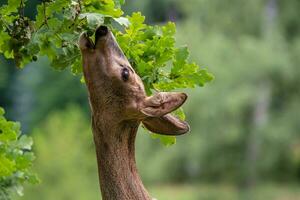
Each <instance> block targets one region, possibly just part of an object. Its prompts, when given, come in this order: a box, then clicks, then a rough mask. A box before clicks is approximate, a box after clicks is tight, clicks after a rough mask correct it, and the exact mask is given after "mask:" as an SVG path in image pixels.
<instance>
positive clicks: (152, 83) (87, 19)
mask: <svg viewBox="0 0 300 200" xmlns="http://www.w3.org/2000/svg"><path fill="white" fill-rule="evenodd" d="M25 3H26V2H25V1H24V0H9V1H8V4H7V5H6V6H3V7H1V9H0V15H1V16H2V18H0V27H2V28H0V54H1V53H2V54H4V56H5V57H6V58H13V59H14V60H15V63H16V65H17V66H19V67H23V66H24V65H26V64H27V63H29V62H31V61H36V60H37V59H38V57H40V56H46V57H47V58H48V59H49V60H50V62H51V65H52V67H53V68H55V69H59V70H63V69H66V68H68V67H70V68H71V70H72V72H73V73H74V74H79V75H80V74H81V73H82V65H81V63H82V62H81V56H80V52H79V48H78V45H77V40H78V37H79V35H80V34H81V33H82V32H83V31H85V32H87V33H88V35H90V36H91V35H93V33H94V32H95V29H96V28H97V27H98V26H99V25H102V24H104V25H107V26H109V27H110V28H111V30H112V31H113V32H114V33H115V35H116V38H117V41H118V43H119V45H120V46H121V48H122V50H123V51H124V53H125V55H126V56H127V58H128V59H129V61H130V63H131V65H132V66H133V67H134V68H135V70H136V71H137V73H138V74H139V75H140V76H141V78H142V80H143V82H144V85H145V88H146V91H147V93H148V94H149V95H150V94H152V92H153V91H158V90H162V91H170V90H175V89H178V88H193V87H195V86H203V85H204V84H205V83H207V82H209V81H211V80H212V79H213V76H212V75H211V74H210V73H208V72H207V71H206V70H205V69H202V68H200V67H199V66H198V65H197V64H196V63H194V62H189V51H188V49H187V47H185V46H183V47H177V46H176V43H175V33H176V27H175V24H174V23H172V22H169V23H167V24H165V25H163V26H150V25H146V24H145V23H144V21H145V17H144V16H143V15H142V14H141V13H139V12H137V13H133V14H132V15H131V16H126V17H124V16H122V15H123V11H122V10H121V5H122V4H123V3H124V0H55V1H54V0H43V1H42V3H41V4H39V5H38V6H37V15H36V18H35V20H30V19H28V18H26V17H25V16H24V15H23V14H22V13H23V12H22V9H24V6H25ZM18 5H19V6H18ZM1 24H4V26H1ZM177 113H178V114H179V115H180V116H181V117H183V118H184V113H183V112H182V110H179V111H177ZM167 138H170V137H167ZM174 142H175V140H174V138H173V139H172V140H170V141H169V143H174ZM167 143H168V142H167Z"/></svg>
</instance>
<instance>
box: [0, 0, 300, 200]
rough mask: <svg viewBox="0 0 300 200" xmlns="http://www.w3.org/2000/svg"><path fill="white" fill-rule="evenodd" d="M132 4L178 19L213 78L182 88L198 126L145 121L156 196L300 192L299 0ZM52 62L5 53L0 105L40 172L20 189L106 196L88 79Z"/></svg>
mask: <svg viewBox="0 0 300 200" xmlns="http://www.w3.org/2000/svg"><path fill="white" fill-rule="evenodd" d="M0 2H1V4H2V3H4V2H5V1H4V0H0ZM36 3H39V2H38V0H30V2H29V3H28V4H29V6H28V7H27V10H26V13H27V15H28V16H31V17H32V16H34V14H35V12H36V11H35V5H36ZM125 10H126V11H127V13H128V14H129V13H131V12H132V11H142V13H143V14H144V15H146V17H147V22H148V23H150V24H160V23H165V22H167V21H170V20H171V21H175V22H176V23H177V29H178V32H177V40H178V45H182V44H187V45H188V47H189V48H190V50H191V59H192V60H195V61H196V62H198V63H199V64H200V65H201V66H203V67H206V68H207V69H208V70H209V71H210V72H212V73H213V74H214V75H215V77H216V78H215V80H214V81H213V82H212V83H210V84H208V85H207V86H205V87H204V88H197V89H193V90H188V91H186V92H187V93H188V94H189V100H188V102H187V103H186V105H185V106H184V109H185V111H186V113H187V121H188V122H189V123H190V125H191V128H192V131H191V132H190V133H189V134H187V135H184V136H180V137H178V139H177V144H176V145H173V146H171V147H164V146H163V145H162V144H161V143H160V142H159V141H158V140H153V139H151V137H150V136H149V134H147V133H146V132H144V131H143V130H142V129H141V130H140V133H139V134H138V138H137V144H136V148H137V150H136V154H137V163H138V168H139V171H140V174H141V176H142V179H143V181H144V183H145V185H146V187H147V188H149V190H150V193H151V195H152V196H153V197H155V198H157V199H158V200H202V199H204V200H217V199H222V200H227V199H228V200H234V199H242V200H243V199H249V200H252V199H254V200H256V199H257V200H260V199H275V200H277V199H278V200H279V199H280V200H297V199H300V78H299V77H300V1H299V0H251V1H247V0H222V1H220V0H185V1H180V0H143V1H141V0H127V2H126V5H125ZM48 65H49V64H48V62H47V60H46V59H41V60H40V61H39V62H36V63H32V64H30V65H29V66H27V67H26V68H25V69H23V70H18V69H16V67H15V66H14V63H13V62H12V61H8V60H4V59H3V58H1V59H0V66H1V67H0V106H2V107H4V108H5V109H6V110H7V117H8V118H9V119H11V120H17V121H20V122H21V123H22V128H23V131H24V132H26V133H30V134H31V136H32V137H33V138H34V140H35V145H34V151H35V152H36V156H37V160H36V161H35V171H36V172H37V173H38V174H39V176H40V178H41V179H42V183H41V184H40V185H38V186H32V187H27V188H26V190H25V196H24V197H21V198H20V199H22V200H53V199H58V200H90V199H91V200H92V199H99V196H100V194H99V189H98V188H99V186H98V178H97V170H96V160H95V152H94V151H95V150H94V146H93V141H92V134H91V129H90V116H89V107H88V101H87V93H86V89H85V86H84V85H83V84H81V83H80V82H79V78H80V77H74V76H73V75H71V73H70V72H69V71H64V72H57V71H53V70H52V69H51V68H50V67H49V66H48Z"/></svg>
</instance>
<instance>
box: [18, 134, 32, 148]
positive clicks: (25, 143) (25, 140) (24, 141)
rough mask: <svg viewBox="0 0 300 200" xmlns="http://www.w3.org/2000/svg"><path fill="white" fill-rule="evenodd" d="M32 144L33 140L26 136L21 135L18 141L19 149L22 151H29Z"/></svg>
mask: <svg viewBox="0 0 300 200" xmlns="http://www.w3.org/2000/svg"><path fill="white" fill-rule="evenodd" d="M32 144H33V140H32V138H31V137H28V136H27V135H22V136H21V137H20V139H19V141H18V145H19V148H21V149H24V150H31V146H32Z"/></svg>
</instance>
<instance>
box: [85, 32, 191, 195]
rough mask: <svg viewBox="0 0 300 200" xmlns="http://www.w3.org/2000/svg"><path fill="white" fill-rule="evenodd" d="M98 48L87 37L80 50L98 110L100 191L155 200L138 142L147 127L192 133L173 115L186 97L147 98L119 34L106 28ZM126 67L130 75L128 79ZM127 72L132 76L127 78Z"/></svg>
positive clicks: (98, 36) (162, 131) (95, 123)
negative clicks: (139, 164)
mask: <svg viewBox="0 0 300 200" xmlns="http://www.w3.org/2000/svg"><path fill="white" fill-rule="evenodd" d="M95 35H96V40H95V44H93V42H92V41H91V40H90V39H89V38H88V37H87V36H86V34H82V35H81V37H80V40H79V46H80V49H81V53H82V56H83V72H84V77H85V81H86V85H87V87H88V91H89V100H90V106H91V110H92V129H93V135H94V141H95V146H96V153H97V161H98V172H99V180H100V188H101V193H102V198H103V200H150V199H151V198H150V195H149V194H148V192H147V191H146V189H145V188H144V186H143V184H142V181H141V179H140V177H139V174H138V172H137V168H136V162H135V146H134V144H135V137H136V133H137V129H138V127H139V124H140V123H141V122H143V123H144V125H145V127H147V128H148V129H149V130H151V131H153V132H156V133H159V134H164V135H179V134H184V133H186V132H188V131H189V126H188V124H187V123H186V122H184V121H181V120H179V119H177V118H176V117H174V116H172V115H171V114H168V113H170V112H172V111H173V110H175V109H177V108H178V107H180V106H181V105H182V104H183V103H184V101H185V100H186V98H187V96H186V95H185V94H184V93H175V92H170V93H157V94H155V95H153V96H151V97H147V96H146V93H145V90H144V85H143V82H142V80H141V79H140V77H139V76H138V75H137V74H136V73H135V71H134V69H133V68H132V67H131V66H130V64H129V62H128V60H127V59H126V57H125V55H124V54H123V52H122V50H121V49H120V48H119V46H118V44H117V42H116V40H115V38H114V36H113V34H112V33H111V32H110V31H109V30H108V29H107V28H106V27H104V26H101V27H99V28H98V29H97V31H96V34H95ZM124 68H126V70H127V72H128V73H129V76H128V77H124V76H123V75H122V73H123V72H124ZM127 72H126V73H127Z"/></svg>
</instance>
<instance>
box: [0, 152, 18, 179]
mask: <svg viewBox="0 0 300 200" xmlns="http://www.w3.org/2000/svg"><path fill="white" fill-rule="evenodd" d="M15 169H16V164H15V162H14V161H13V160H10V159H8V158H7V157H6V156H5V155H3V154H0V178H1V177H6V176H10V175H12V173H13V172H14V171H15Z"/></svg>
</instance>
